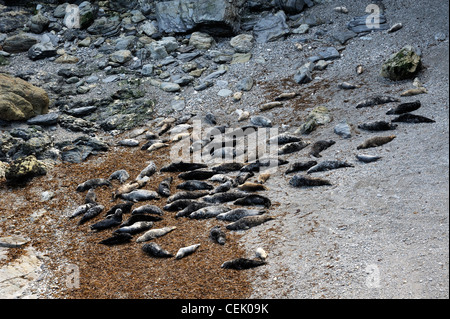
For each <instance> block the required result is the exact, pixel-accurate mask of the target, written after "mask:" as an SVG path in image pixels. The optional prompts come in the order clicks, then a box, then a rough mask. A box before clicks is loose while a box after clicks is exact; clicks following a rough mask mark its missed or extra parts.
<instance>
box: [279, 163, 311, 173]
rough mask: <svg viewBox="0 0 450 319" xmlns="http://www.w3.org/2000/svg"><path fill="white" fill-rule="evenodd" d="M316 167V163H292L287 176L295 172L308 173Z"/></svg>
mask: <svg viewBox="0 0 450 319" xmlns="http://www.w3.org/2000/svg"><path fill="white" fill-rule="evenodd" d="M314 165H317V162H316V161H307V162H294V163H292V164H291V165H290V166H289V168H288V169H287V170H286V173H285V174H290V173H295V172H301V171H307V170H308V169H310V168H311V167H313V166H314Z"/></svg>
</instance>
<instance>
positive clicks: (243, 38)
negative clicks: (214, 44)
mask: <svg viewBox="0 0 450 319" xmlns="http://www.w3.org/2000/svg"><path fill="white" fill-rule="evenodd" d="M254 41H255V39H254V37H253V36H252V35H251V34H240V35H237V36H235V37H233V38H232V39H231V40H230V45H231V46H232V47H233V48H234V50H235V51H236V52H239V53H248V52H250V51H251V50H252V48H253V43H254Z"/></svg>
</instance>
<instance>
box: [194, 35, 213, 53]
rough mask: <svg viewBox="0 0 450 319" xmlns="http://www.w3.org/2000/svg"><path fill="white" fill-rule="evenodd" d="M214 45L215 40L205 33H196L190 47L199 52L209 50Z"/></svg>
mask: <svg viewBox="0 0 450 319" xmlns="http://www.w3.org/2000/svg"><path fill="white" fill-rule="evenodd" d="M213 44H214V38H213V37H212V36H210V35H209V34H207V33H203V32H194V33H192V34H191V37H190V39H189V45H192V46H193V47H195V48H197V49H199V50H208V49H210V48H211V46H212V45H213Z"/></svg>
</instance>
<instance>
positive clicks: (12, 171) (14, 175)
mask: <svg viewBox="0 0 450 319" xmlns="http://www.w3.org/2000/svg"><path fill="white" fill-rule="evenodd" d="M45 174H47V170H46V168H45V166H44V164H43V163H42V162H40V161H38V160H37V159H36V157H35V156H34V155H30V156H27V157H22V158H19V159H17V160H15V161H14V162H13V163H11V165H10V166H9V167H8V168H7V169H6V171H5V177H6V182H7V183H8V184H11V185H16V184H21V183H25V182H27V181H28V180H30V179H32V178H33V177H36V176H41V175H45Z"/></svg>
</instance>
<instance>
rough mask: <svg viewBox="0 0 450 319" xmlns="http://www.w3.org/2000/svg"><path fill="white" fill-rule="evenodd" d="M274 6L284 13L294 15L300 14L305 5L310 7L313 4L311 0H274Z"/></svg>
mask: <svg viewBox="0 0 450 319" xmlns="http://www.w3.org/2000/svg"><path fill="white" fill-rule="evenodd" d="M275 5H277V6H278V7H280V8H281V9H282V10H284V11H285V12H286V13H289V14H296V13H300V12H302V11H303V9H304V7H305V5H307V6H308V7H312V6H313V5H314V2H313V1H311V0H275Z"/></svg>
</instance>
